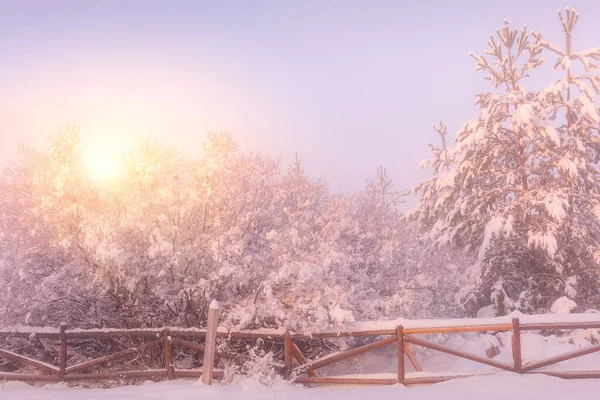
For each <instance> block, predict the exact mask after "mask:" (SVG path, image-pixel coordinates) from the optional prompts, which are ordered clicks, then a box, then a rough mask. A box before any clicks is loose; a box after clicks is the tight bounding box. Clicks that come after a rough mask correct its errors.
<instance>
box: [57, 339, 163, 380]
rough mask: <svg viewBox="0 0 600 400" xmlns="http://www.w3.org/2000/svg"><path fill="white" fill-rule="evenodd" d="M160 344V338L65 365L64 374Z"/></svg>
mask: <svg viewBox="0 0 600 400" xmlns="http://www.w3.org/2000/svg"><path fill="white" fill-rule="evenodd" d="M160 344H161V340H154V341H152V342H148V343H144V344H141V345H139V346H137V347H132V348H130V349H125V350H122V351H119V352H117V353H113V354H109V355H107V356H104V357H99V358H95V359H93V360H89V361H85V362H82V363H80V364H76V365H72V366H70V367H67V369H66V374H67V375H68V374H71V373H74V372H77V371H82V370H85V369H88V368H91V367H95V366H97V365H100V364H104V363H106V362H109V361H112V360H115V359H117V358H121V357H125V356H128V355H130V354H134V353H139V352H140V351H142V350H145V349H148V348H151V347H155V346H160Z"/></svg>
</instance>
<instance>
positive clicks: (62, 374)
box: [0, 308, 600, 385]
mask: <svg viewBox="0 0 600 400" xmlns="http://www.w3.org/2000/svg"><path fill="white" fill-rule="evenodd" d="M213 311H214V310H212V309H210V310H209V313H210V312H213ZM214 313H216V317H215V316H214V315H213V317H211V318H212V321H213V322H212V323H210V322H209V327H208V328H207V329H197V328H177V327H168V328H166V327H165V328H148V329H146V328H145V329H71V330H69V329H67V326H66V325H61V326H60V327H59V328H48V327H44V328H39V327H23V326H19V327H13V328H12V329H0V337H14V338H24V339H27V338H29V339H33V338H36V339H38V338H44V339H53V340H57V341H59V343H60V351H59V356H58V365H52V364H48V363H46V362H42V361H40V360H36V359H33V358H31V357H28V356H25V355H21V354H17V353H15V352H12V351H9V350H5V349H0V358H6V359H9V360H12V361H14V362H17V363H20V364H22V365H24V366H27V367H29V368H30V369H33V370H37V371H39V373H29V374H26V373H21V372H0V380H18V381H25V382H59V381H66V382H70V381H91V380H110V379H120V380H131V379H177V378H195V379H197V378H199V377H202V376H204V377H203V381H204V382H205V383H208V384H210V382H211V380H212V379H213V378H215V379H220V378H221V377H223V371H222V370H213V368H212V367H213V365H214V359H215V357H221V358H224V359H228V360H231V361H234V362H237V363H241V360H242V359H243V355H242V354H238V353H228V352H218V351H216V350H215V349H214V348H215V340H226V341H229V340H250V341H252V340H254V341H256V340H258V339H269V340H273V341H277V342H281V344H282V346H283V360H282V361H283V362H282V363H281V364H278V363H277V362H276V364H275V365H274V366H276V367H277V368H278V369H279V370H280V371H281V373H282V374H283V376H284V378H286V379H290V380H292V381H294V382H297V383H302V384H310V385H313V384H344V385H347V384H357V385H364V384H375V385H391V384H396V383H401V384H405V385H416V384H428V383H436V382H442V381H446V380H449V379H456V378H462V377H466V376H473V375H481V374H472V373H458V372H452V371H447V372H444V373H439V372H431V373H428V372H425V371H423V369H422V368H421V366H420V365H419V362H418V360H417V358H416V357H415V355H414V353H413V351H412V349H411V348H412V346H420V347H425V348H428V349H430V350H435V351H439V352H442V353H446V354H449V355H453V356H456V357H459V358H464V359H467V360H470V361H473V362H476V363H480V364H483V365H486V366H488V367H493V368H494V370H505V371H511V372H515V373H518V374H540V373H541V374H547V375H550V376H556V377H560V378H566V379H583V378H600V365H599V366H598V370H594V371H589V370H586V371H550V370H540V368H543V367H547V366H550V365H554V364H557V363H560V362H563V361H567V360H571V359H574V358H577V357H583V356H585V355H588V354H592V353H595V352H600V344H599V345H591V346H589V347H585V348H582V349H578V350H575V351H571V352H567V353H564V354H560V355H557V356H553V357H549V358H546V359H542V360H535V361H530V362H528V363H526V364H523V360H522V356H521V350H522V348H521V346H522V344H521V332H522V331H556V330H575V329H600V314H569V315H534V316H526V315H520V316H507V317H499V318H486V319H463V320H460V319H450V320H422V321H419V320H403V319H401V320H396V321H378V322H371V323H355V324H353V325H352V326H350V327H349V328H347V329H346V330H344V331H339V332H334V331H323V332H314V333H295V332H289V331H285V330H282V329H258V330H236V331H230V330H226V329H224V328H222V327H220V328H217V326H216V325H217V320H218V308H217V309H216V311H214ZM209 320H210V319H209ZM461 332H512V336H511V343H512V356H513V357H512V358H513V362H512V363H506V362H500V361H497V360H494V359H493V358H492V357H493V355H492V356H489V355H488V358H485V357H482V356H480V355H477V354H471V353H468V352H465V351H462V350H457V349H453V348H451V347H448V346H446V345H442V344H439V343H434V342H431V341H427V340H424V339H422V338H419V337H417V336H418V335H424V334H444V333H461ZM348 337H363V338H368V337H372V338H373V339H374V341H372V342H371V343H368V344H365V345H362V346H359V347H355V348H352V349H349V350H346V351H340V352H336V353H333V354H329V355H325V356H323V357H319V358H316V359H312V360H310V359H308V358H307V357H306V356H305V355H304V354H303V353H302V352H301V350H300V347H299V346H298V341H305V340H310V339H334V338H348ZM111 338H132V339H137V340H142V341H143V343H141V344H138V345H135V346H131V347H129V348H126V349H124V350H121V351H117V352H114V353H112V354H108V355H104V356H101V357H97V358H94V359H91V360H87V361H83V362H80V363H77V364H74V365H67V361H68V357H67V344H68V342H69V340H83V339H111ZM211 338H214V339H211ZM192 340H200V341H204V343H198V342H195V341H192ZM391 345H395V347H396V352H397V359H398V366H397V373H395V374H391V375H390V374H388V375H389V376H388V375H386V376H382V374H378V375H372V376H369V375H346V376H323V375H321V374H320V373H319V370H320V369H321V368H323V367H326V366H330V365H332V364H334V363H337V362H340V361H343V360H346V359H348V358H351V357H354V356H357V355H359V354H363V353H366V352H370V351H373V350H376V349H379V348H382V347H384V346H391ZM173 346H178V347H181V348H186V349H189V350H193V351H197V352H202V353H204V364H203V367H202V368H201V369H178V368H175V364H174V356H173ZM148 351H160V352H161V354H162V355H161V360H162V368H161V369H146V370H134V371H129V370H128V371H109V372H95V373H92V372H89V371H90V370H92V369H94V368H95V367H98V366H100V365H106V364H108V363H110V362H114V361H116V360H119V359H122V358H124V357H128V356H132V355H141V354H142V353H144V352H148ZM406 362H408V363H410V365H412V367H413V368H414V370H415V372H407V371H406V368H405V363H406ZM204 371H206V375H203V372H204ZM486 374H487V372H486ZM384 375H385V374H384Z"/></svg>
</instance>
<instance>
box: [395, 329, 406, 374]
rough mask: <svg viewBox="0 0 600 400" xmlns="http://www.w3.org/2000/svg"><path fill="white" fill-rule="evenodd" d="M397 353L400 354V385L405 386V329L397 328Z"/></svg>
mask: <svg viewBox="0 0 600 400" xmlns="http://www.w3.org/2000/svg"><path fill="white" fill-rule="evenodd" d="M396 339H397V342H396V351H397V352H398V383H401V384H402V385H404V374H405V371H404V327H402V326H398V327H396Z"/></svg>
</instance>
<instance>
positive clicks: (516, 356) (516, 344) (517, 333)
mask: <svg viewBox="0 0 600 400" xmlns="http://www.w3.org/2000/svg"><path fill="white" fill-rule="evenodd" d="M512 327H513V335H512V350H513V360H514V362H515V372H516V373H517V374H522V373H523V365H522V362H523V361H522V359H521V328H520V326H519V318H513V319H512Z"/></svg>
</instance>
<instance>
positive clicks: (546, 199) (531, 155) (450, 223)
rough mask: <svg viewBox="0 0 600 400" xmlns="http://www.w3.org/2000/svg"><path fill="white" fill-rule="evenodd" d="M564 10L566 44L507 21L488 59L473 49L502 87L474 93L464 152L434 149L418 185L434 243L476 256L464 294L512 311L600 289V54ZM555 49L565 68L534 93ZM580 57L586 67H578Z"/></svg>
mask: <svg viewBox="0 0 600 400" xmlns="http://www.w3.org/2000/svg"><path fill="white" fill-rule="evenodd" d="M559 15H560V19H561V24H562V27H563V32H564V34H565V39H566V47H565V49H561V48H560V47H559V46H557V45H554V44H551V43H549V42H547V41H546V40H545V39H544V38H543V37H542V35H541V34H539V33H536V32H533V33H531V34H528V33H527V31H526V29H525V28H523V29H522V30H521V31H518V30H513V29H511V28H510V27H509V24H508V22H507V21H505V23H504V26H503V27H502V28H500V29H498V30H497V31H496V36H491V37H490V40H489V41H488V45H489V49H487V50H486V51H485V55H475V54H472V56H473V58H474V59H475V60H476V66H475V69H476V70H477V71H483V72H485V73H486V74H487V76H486V79H487V80H489V81H490V83H491V84H492V85H493V86H494V88H495V90H494V91H491V92H487V93H482V94H478V95H477V101H476V105H477V106H478V107H479V109H480V114H479V116H478V117H477V118H475V119H474V120H471V121H469V122H467V123H466V124H464V125H463V126H462V127H461V128H460V129H459V131H458V133H457V135H456V146H455V148H453V149H449V150H447V151H443V150H440V149H437V148H435V147H433V150H434V158H433V159H431V160H428V161H426V162H424V163H423V166H427V165H430V164H431V165H432V166H433V167H434V177H433V178H431V179H429V180H427V181H425V182H422V183H421V184H419V185H418V186H417V187H416V188H415V191H416V192H417V193H418V194H419V195H420V202H419V204H418V205H417V206H416V207H415V208H414V209H413V210H412V211H411V217H412V218H413V219H414V220H417V221H418V222H419V223H420V225H421V228H422V231H423V233H424V234H425V238H426V239H427V240H430V241H431V243H432V244H433V246H441V245H446V244H452V245H454V246H458V247H460V248H466V249H468V250H471V251H472V252H473V253H474V254H475V256H476V257H477V261H476V262H475V263H474V265H473V267H472V268H470V269H468V270H467V272H466V273H468V274H469V275H470V280H471V282H472V283H473V285H472V286H471V287H467V288H466V290H465V291H464V292H463V293H461V294H462V295H465V296H467V295H472V294H474V293H477V292H476V291H475V290H474V289H475V288H476V289H479V290H480V292H481V293H482V294H484V297H483V298H484V300H483V302H486V301H487V299H488V298H491V300H492V301H496V300H497V299H498V298H501V299H502V303H503V304H502V307H505V306H506V308H508V309H510V308H521V309H526V310H530V309H538V308H543V309H545V308H547V307H549V305H550V304H552V301H554V300H555V299H556V298H557V297H560V296H561V295H562V294H566V295H568V296H571V297H588V296H590V295H597V294H598V287H599V276H600V265H599V264H598V261H599V258H598V250H599V249H600V248H599V247H598V246H599V240H600V213H599V212H598V210H600V197H599V188H600V186H599V184H600V174H599V171H598V157H599V154H600V153H599V151H600V147H599V146H598V144H599V140H600V132H599V130H598V129H599V125H598V123H599V121H600V118H599V116H598V108H597V105H596V96H597V95H598V93H599V91H600V85H599V77H598V75H597V74H595V73H594V70H595V68H596V65H595V64H594V61H595V60H599V59H600V49H590V50H586V51H580V52H573V51H572V49H571V42H572V38H571V35H572V31H573V28H574V26H575V24H576V22H577V19H578V17H579V16H578V14H577V13H576V12H575V11H574V10H571V9H567V10H566V16H565V17H563V16H562V14H561V13H560V12H559ZM547 52H550V53H551V54H556V55H558V57H559V60H558V62H557V63H556V65H555V69H557V70H562V71H565V72H566V73H565V74H564V76H563V77H561V78H559V79H558V80H557V81H556V82H554V83H552V84H550V85H549V86H548V87H546V88H543V89H542V90H533V89H527V88H526V86H525V85H526V83H527V78H528V77H529V75H530V74H532V73H534V72H536V71H537V70H538V68H539V67H540V65H542V61H543V60H542V58H541V57H542V56H543V55H544V54H545V53H547ZM578 62H579V63H580V64H582V65H583V71H581V72H577V73H575V72H574V71H575V70H576V66H575V64H576V63H578ZM578 71H579V70H578ZM441 128H442V129H443V126H442V127H441ZM446 166H448V168H446ZM488 296H490V297H488Z"/></svg>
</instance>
